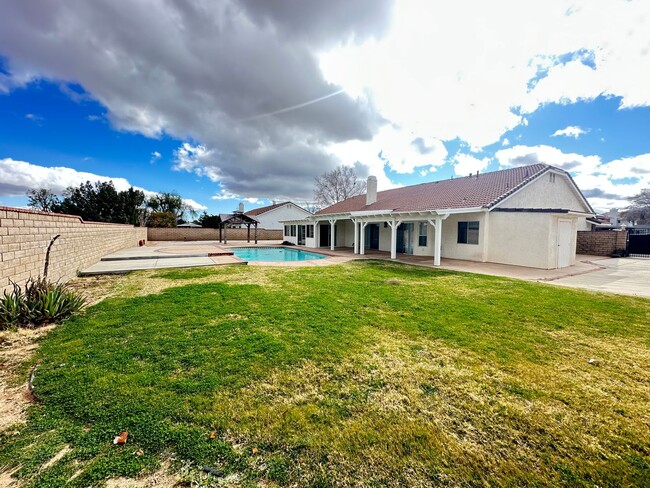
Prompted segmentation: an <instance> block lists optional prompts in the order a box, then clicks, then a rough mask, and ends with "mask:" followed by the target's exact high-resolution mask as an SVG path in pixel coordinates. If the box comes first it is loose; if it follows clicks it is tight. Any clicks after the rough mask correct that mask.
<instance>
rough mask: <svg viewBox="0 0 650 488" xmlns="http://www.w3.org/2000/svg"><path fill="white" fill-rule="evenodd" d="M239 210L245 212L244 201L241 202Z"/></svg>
mask: <svg viewBox="0 0 650 488" xmlns="http://www.w3.org/2000/svg"><path fill="white" fill-rule="evenodd" d="M239 211H240V212H241V213H244V202H239Z"/></svg>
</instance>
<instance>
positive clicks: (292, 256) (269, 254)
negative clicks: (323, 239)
mask: <svg viewBox="0 0 650 488" xmlns="http://www.w3.org/2000/svg"><path fill="white" fill-rule="evenodd" d="M232 252H233V253H234V254H235V256H237V257H238V258H239V259H243V260H244V261H271V262H276V263H277V262H284V261H311V260H312V259H323V258H326V257H327V256H324V255H323V254H316V253H314V252H309V251H301V250H299V249H290V248H287V247H236V248H233V249H232Z"/></svg>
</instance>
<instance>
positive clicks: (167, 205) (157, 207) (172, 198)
mask: <svg viewBox="0 0 650 488" xmlns="http://www.w3.org/2000/svg"><path fill="white" fill-rule="evenodd" d="M147 206H148V207H149V208H150V209H151V210H152V211H153V212H171V213H173V214H175V215H176V216H177V217H180V216H181V215H182V214H183V210H184V207H185V205H184V204H183V199H182V198H181V196H180V195H179V194H178V193H169V192H162V193H158V194H157V195H154V196H152V197H149V201H148V202H147Z"/></svg>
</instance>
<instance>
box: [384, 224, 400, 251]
mask: <svg viewBox="0 0 650 488" xmlns="http://www.w3.org/2000/svg"><path fill="white" fill-rule="evenodd" d="M386 222H387V223H388V225H389V226H390V258H391V259H397V228H398V227H399V226H400V225H401V224H402V221H401V220H396V219H393V220H388V221H386Z"/></svg>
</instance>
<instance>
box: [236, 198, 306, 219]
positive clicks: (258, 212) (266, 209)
mask: <svg viewBox="0 0 650 488" xmlns="http://www.w3.org/2000/svg"><path fill="white" fill-rule="evenodd" d="M287 204H291V205H293V206H294V207H298V208H299V209H301V210H305V209H304V208H302V207H301V206H299V205H296V204H295V203H293V202H281V203H274V204H273V205H267V206H266V207H260V208H254V209H253V210H249V211H248V212H244V213H245V214H246V215H250V216H253V217H254V216H256V215H261V214H265V213H267V212H270V211H271V210H275V209H276V208H278V207H282V206H283V205H287ZM305 212H308V211H307V210H305Z"/></svg>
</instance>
